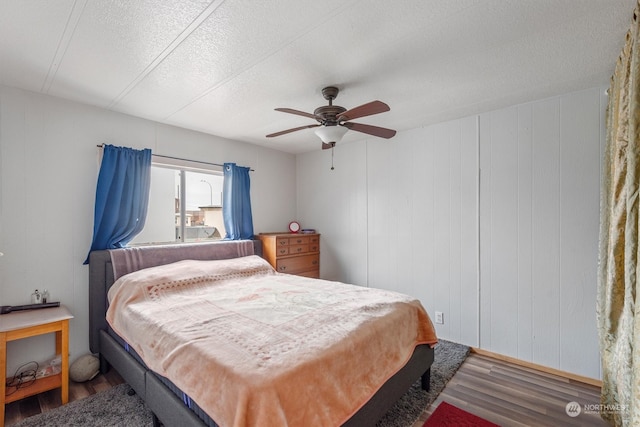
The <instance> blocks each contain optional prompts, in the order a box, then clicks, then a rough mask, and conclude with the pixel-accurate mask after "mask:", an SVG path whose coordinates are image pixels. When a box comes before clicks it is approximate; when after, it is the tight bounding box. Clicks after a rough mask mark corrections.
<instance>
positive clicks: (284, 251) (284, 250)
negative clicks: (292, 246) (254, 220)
mask: <svg viewBox="0 0 640 427" xmlns="http://www.w3.org/2000/svg"><path fill="white" fill-rule="evenodd" d="M285 255H289V246H277V247H276V256H279V257H280V256H285Z"/></svg>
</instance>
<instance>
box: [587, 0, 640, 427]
mask: <svg viewBox="0 0 640 427" xmlns="http://www.w3.org/2000/svg"><path fill="white" fill-rule="evenodd" d="M637 15H638V8H636V11H635V12H634V20H633V23H632V27H631V29H630V30H629V32H628V33H627V41H626V44H625V47H624V49H623V52H622V54H621V56H620V58H619V59H618V62H617V64H616V69H615V73H614V75H613V77H612V79H611V86H610V88H609V105H608V108H607V145H606V149H605V158H604V166H603V185H602V192H601V199H600V200H601V201H600V203H601V208H600V265H599V270H598V301H597V314H598V329H599V335H600V353H601V357H602V382H603V386H602V396H601V403H602V404H603V406H602V408H601V413H602V417H603V418H604V419H606V420H607V421H609V422H610V423H611V424H613V425H616V426H640V296H639V295H638V294H637V290H638V285H637V284H638V279H639V277H640V268H639V265H638V258H639V257H640V253H639V250H640V246H639V244H638V243H639V232H640V228H639V225H640V224H639V222H638V221H639V220H640V199H639V197H640V43H639V39H638V37H639V35H640V32H639V29H638V22H637V21H638V20H637V19H636V16H637Z"/></svg>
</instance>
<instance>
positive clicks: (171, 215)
mask: <svg viewBox="0 0 640 427" xmlns="http://www.w3.org/2000/svg"><path fill="white" fill-rule="evenodd" d="M175 163H179V164H175ZM188 163H189V162H184V161H182V162H174V164H168V163H167V162H166V161H165V160H164V159H163V160H162V161H157V159H156V158H154V161H153V164H152V166H151V187H150V191H149V208H148V209H147V218H146V221H145V225H144V229H143V230H142V232H140V234H138V235H137V236H136V237H135V239H133V240H132V241H131V243H130V244H131V245H136V244H137V245H140V244H162V243H176V242H202V241H209V240H216V239H222V238H224V236H225V229H224V221H223V220H222V183H223V179H224V176H223V173H222V168H221V167H219V168H218V169H219V170H215V169H202V168H200V167H199V168H194V167H192V166H188Z"/></svg>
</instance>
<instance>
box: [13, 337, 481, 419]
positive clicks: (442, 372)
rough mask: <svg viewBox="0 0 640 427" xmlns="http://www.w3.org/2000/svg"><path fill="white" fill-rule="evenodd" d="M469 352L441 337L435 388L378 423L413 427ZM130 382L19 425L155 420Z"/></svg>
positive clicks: (407, 399) (418, 392)
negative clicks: (129, 392)
mask: <svg viewBox="0 0 640 427" xmlns="http://www.w3.org/2000/svg"><path fill="white" fill-rule="evenodd" d="M468 354H469V347H467V346H465V345H461V344H456V343H452V342H450V341H445V340H440V342H439V343H438V345H437V346H436V348H435V361H434V362H433V365H432V367H431V389H430V390H429V391H428V392H426V391H424V390H422V389H421V387H420V381H419V380H418V381H417V382H416V383H415V384H414V385H413V386H412V387H411V389H410V390H409V391H408V392H407V393H406V394H405V395H404V396H403V397H402V398H401V399H400V400H399V401H398V403H396V405H395V406H394V407H393V408H391V409H390V410H389V412H388V413H387V415H385V416H384V418H383V419H382V420H380V422H379V423H378V427H409V426H411V425H412V424H413V423H414V422H415V421H416V420H417V419H418V417H419V416H420V414H422V412H423V411H424V410H425V409H426V408H427V407H428V406H429V405H430V404H431V403H432V402H433V401H434V400H436V397H438V395H439V394H440V392H441V391H442V389H443V388H444V386H445V385H446V384H447V382H448V381H449V380H450V379H451V377H453V375H454V374H455V373H456V371H457V370H458V368H459V367H460V365H462V362H464V360H465V359H466V357H467V355H468ZM130 389H131V387H129V385H128V384H120V385H118V386H116V387H113V388H111V389H109V390H107V391H104V392H101V393H98V394H94V395H93V396H89V397H87V398H84V399H82V400H77V401H75V402H71V403H69V404H68V405H65V406H62V407H60V408H57V409H54V410H52V411H48V412H46V413H43V414H39V415H35V416H33V417H29V418H28V419H26V420H24V421H21V422H20V423H18V424H14V426H15V427H45V426H46V427H50V426H56V427H76V426H77V427H80V426H82V427H88V426H101V427H102V426H105V427H120V426H122V427H125V426H126V427H147V426H151V425H152V424H153V422H152V418H151V412H150V411H149V410H148V409H147V407H146V406H145V404H144V402H143V401H142V400H141V399H140V398H139V397H138V396H137V395H133V396H129V395H128V391H129V390H130Z"/></svg>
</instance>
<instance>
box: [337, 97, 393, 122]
mask: <svg viewBox="0 0 640 427" xmlns="http://www.w3.org/2000/svg"><path fill="white" fill-rule="evenodd" d="M389 110H391V109H390V108H389V106H388V105H387V104H385V103H384V102H382V101H371V102H369V103H366V104H362V105H360V106H359V107H355V108H352V109H350V110H347V111H345V112H344V113H342V114H340V115H339V116H338V121H339V122H344V121H347V120H353V119H357V118H359V117H365V116H372V115H374V114H378V113H384V112H385V111H389Z"/></svg>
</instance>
